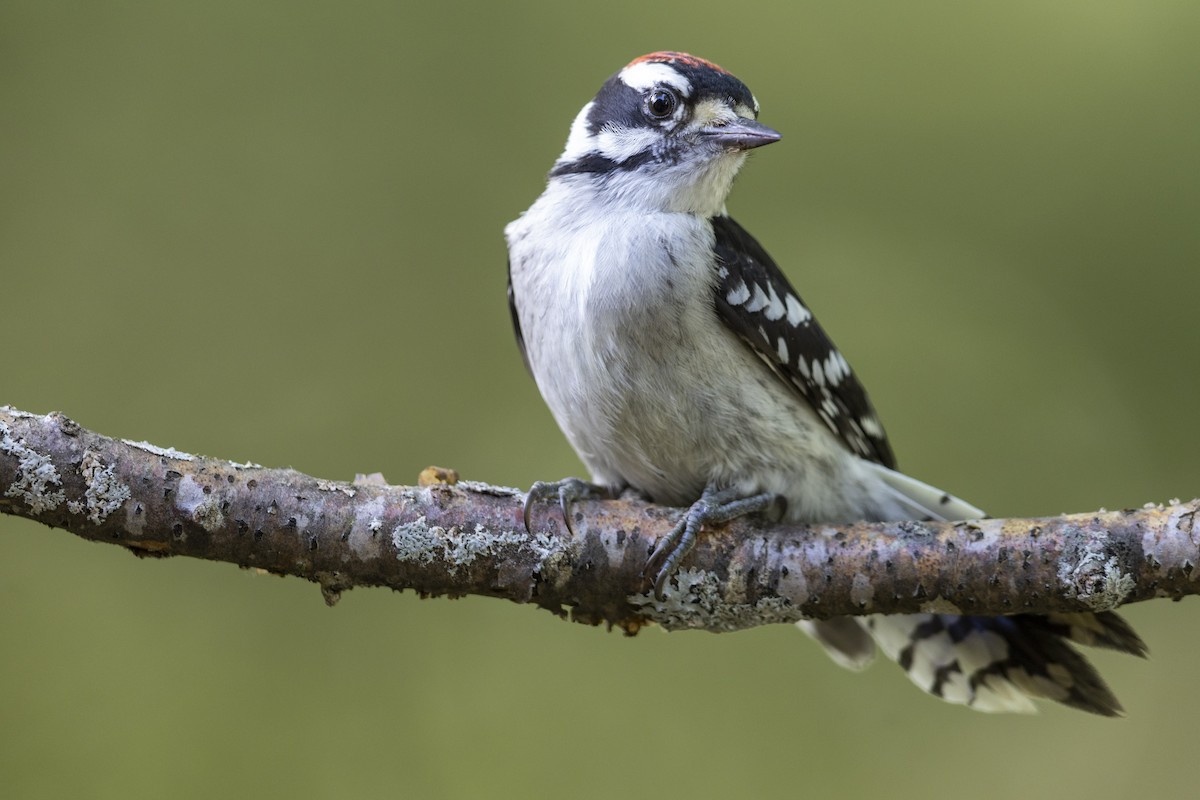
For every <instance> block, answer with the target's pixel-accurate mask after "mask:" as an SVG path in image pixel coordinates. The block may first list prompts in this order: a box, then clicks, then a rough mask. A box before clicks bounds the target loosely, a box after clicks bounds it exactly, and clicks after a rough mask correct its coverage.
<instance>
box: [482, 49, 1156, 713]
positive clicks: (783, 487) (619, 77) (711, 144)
mask: <svg viewBox="0 0 1200 800" xmlns="http://www.w3.org/2000/svg"><path fill="white" fill-rule="evenodd" d="M758 114H759V104H758V101H757V100H756V99H755V97H754V95H753V94H752V93H751V92H750V90H749V89H748V88H747V87H746V85H745V84H744V83H742V81H740V80H739V79H738V78H736V77H735V76H734V75H732V74H731V73H730V72H728V71H727V70H725V69H723V68H722V67H720V66H718V65H717V64H715V63H713V62H711V61H707V60H705V59H703V58H699V57H697V56H693V55H690V54H687V53H683V52H677V51H660V52H654V53H650V54H648V55H643V56H641V57H639V58H635V59H634V60H633V61H631V62H629V63H628V64H627V65H626V66H624V67H623V68H622V69H620V70H619V71H617V72H616V73H615V74H613V75H612V76H611V77H609V78H608V79H607V80H606V81H605V82H604V83H603V85H602V86H601V87H600V89H599V91H598V92H597V93H596V95H595V96H594V97H593V98H592V99H591V100H590V101H588V102H587V103H586V104H585V105H584V106H583V108H582V110H581V111H579V113H578V114H577V116H576V117H575V119H574V121H573V122H572V123H571V126H570V131H569V134H568V137H567V142H566V146H565V148H564V149H563V151H562V154H561V155H560V156H559V157H558V159H557V160H556V161H555V162H554V164H553V167H552V168H551V170H550V172H549V175H548V177H547V180H546V188H545V190H544V192H543V193H542V194H541V196H540V197H538V198H537V200H536V201H535V202H534V203H533V205H532V206H530V207H529V208H528V209H527V210H526V211H524V212H523V213H522V214H521V215H520V216H519V217H518V218H517V219H516V220H514V221H513V222H511V223H510V224H509V225H507V226H506V228H505V238H506V240H507V244H508V256H509V258H508V301H509V309H510V311H511V315H512V323H513V327H514V330H515V333H516V338H517V343H518V345H519V348H520V352H521V356H522V359H523V361H524V363H525V366H526V367H527V368H528V370H529V372H530V373H531V374H532V376H533V378H534V381H535V382H536V384H537V387H538V389H539V390H540V392H541V394H542V397H543V399H544V400H545V402H546V403H547V405H548V406H549V408H550V411H551V413H552V414H553V416H554V418H555V420H556V421H557V423H558V425H559V427H560V428H561V429H562V431H563V433H564V434H565V436H566V438H567V439H568V441H569V442H570V444H571V445H572V446H573V447H574V449H575V451H576V452H577V453H578V455H579V457H580V459H581V460H582V462H583V464H584V465H585V466H586V467H587V469H588V470H589V471H590V476H591V480H590V481H584V480H582V479H579V478H567V479H564V480H561V481H551V482H539V483H537V484H534V486H533V488H532V489H531V490H530V492H529V493H528V495H527V500H526V506H525V513H526V516H525V522H526V527H529V524H530V518H529V509H530V507H531V506H532V505H533V504H534V503H536V502H538V501H540V500H542V499H552V498H555V497H556V498H557V500H558V502H559V503H560V504H561V506H562V510H563V513H564V516H565V517H566V521H567V524H568V525H570V524H571V522H570V520H571V515H570V508H571V506H572V504H573V503H575V502H577V501H578V500H580V499H581V498H585V497H613V496H616V495H617V494H619V493H621V492H623V491H633V492H635V493H637V494H639V495H641V496H643V497H645V498H647V499H649V500H651V501H653V502H655V503H659V504H664V505H668V506H677V507H683V508H685V510H684V511H683V512H682V515H681V517H680V519H679V522H678V524H676V525H675V527H674V529H673V530H672V531H671V533H670V535H668V536H666V537H664V538H663V539H662V540H661V541H660V542H659V543H658V545H657V547H656V548H655V549H654V551H653V552H652V553H651V555H650V556H649V558H648V560H647V575H648V576H650V577H651V578H652V579H653V583H654V587H655V590H656V591H660V592H661V590H662V588H663V586H664V585H665V584H666V582H667V581H669V580H670V579H671V576H672V574H673V573H674V572H675V571H676V570H677V569H678V567H679V564H680V562H681V560H682V559H683V558H684V557H686V555H687V553H688V551H689V550H690V548H691V546H692V545H693V544H694V542H695V540H696V538H697V536H698V535H699V534H700V532H701V530H702V528H703V527H704V526H706V525H708V526H712V525H717V524H720V523H723V522H726V521H728V520H731V519H734V518H736V517H740V516H744V515H747V514H756V513H774V514H775V515H776V516H782V518H783V519H785V520H787V521H792V522H806V523H837V522H855V521H896V520H967V519H979V518H982V517H984V516H985V515H984V512H983V511H982V510H980V509H978V508H976V507H975V506H973V505H971V504H970V503H968V502H966V501H964V500H961V499H959V498H957V497H954V496H952V495H950V494H947V493H945V492H942V491H941V490H939V489H936V488H934V487H932V486H929V485H928V484H925V483H923V482H921V481H919V480H917V479H915V478H912V477H909V476H907V475H905V474H903V473H901V472H898V471H896V459H895V456H894V454H893V452H892V448H891V445H890V443H889V441H888V438H887V435H886V433H885V431H884V428H883V425H882V423H881V422H880V419H879V415H878V414H877V413H876V411H875V408H874V406H873V405H872V403H871V400H870V398H869V397H868V395H867V393H866V390H865V389H864V388H863V385H862V383H861V382H860V380H859V378H858V377H857V375H856V374H855V372H854V371H853V370H852V369H851V367H850V365H849V363H848V362H847V360H846V358H845V357H844V356H843V354H842V353H841V351H839V350H838V349H837V348H836V347H835V346H834V344H833V342H832V340H831V339H830V338H829V336H828V335H827V334H826V332H825V330H824V328H823V327H822V326H821V325H820V324H819V323H818V322H817V320H816V318H815V317H814V316H813V313H812V311H811V310H810V308H809V307H808V305H806V304H805V302H804V301H803V300H802V299H801V297H800V295H799V294H798V293H797V292H796V291H795V289H793V287H792V285H791V283H790V282H789V281H788V279H787V277H786V276H785V275H784V273H783V271H782V270H781V269H780V267H779V266H778V265H777V264H776V263H775V261H774V260H773V259H772V258H771V256H770V255H768V254H767V252H766V250H765V249H764V248H763V247H762V245H760V244H759V243H758V241H757V240H756V239H755V238H754V237H753V236H751V235H750V234H749V233H748V232H747V231H746V229H745V228H743V227H742V226H741V225H740V224H738V223H737V222H735V221H734V219H733V218H732V217H731V216H729V214H728V212H727V210H726V198H727V196H728V194H729V192H730V189H731V187H732V184H733V181H734V178H735V176H736V175H737V174H738V172H739V170H740V169H741V168H742V166H743V164H744V163H745V161H746V159H747V156H748V155H749V153H750V151H752V150H756V149H757V148H760V147H764V146H766V145H770V144H773V143H775V142H778V141H779V140H780V139H781V138H782V137H781V134H780V133H779V132H777V131H775V130H774V129H772V128H770V127H768V126H766V125H764V124H763V123H761V122H759V121H758ZM797 625H798V626H799V627H800V628H801V629H802V630H804V631H805V632H806V633H808V634H809V635H811V636H812V637H813V638H814V639H816V640H817V641H818V642H819V643H821V644H822V645H824V646H825V648H826V650H827V651H828V652H829V654H830V655H831V657H833V659H834V660H835V661H836V662H837V663H839V664H841V665H843V666H846V667H850V668H854V669H861V668H863V667H865V666H866V665H867V664H868V663H869V662H870V661H871V660H872V659H873V657H874V655H875V651H876V648H878V649H880V650H882V651H883V652H884V653H885V654H886V655H887V656H889V657H890V658H892V659H893V660H895V661H896V662H897V663H899V665H900V666H901V668H903V670H904V671H905V672H906V673H907V675H908V677H909V678H910V679H911V680H912V681H913V682H914V683H915V684H917V686H919V687H920V688H921V689H923V690H925V691H926V692H929V693H930V694H933V695H935V696H937V697H940V698H942V699H943V700H946V701H949V702H952V703H959V704H964V705H966V706H969V707H971V708H974V709H977V710H980V711H997V712H1000V711H1015V712H1030V711H1034V710H1035V705H1034V703H1033V698H1042V699H1049V700H1053V701H1058V702H1061V703H1063V704H1065V705H1067V706H1070V707H1073V708H1077V709H1081V710H1083V711H1088V712H1092V713H1095V714H1100V715H1105V716H1115V715H1119V714H1120V713H1121V712H1122V708H1121V705H1120V703H1119V702H1118V701H1117V699H1116V697H1115V696H1114V695H1113V693H1112V691H1111V690H1110V689H1109V688H1108V686H1107V685H1106V684H1105V682H1104V680H1103V679H1102V678H1101V677H1100V675H1099V673H1098V672H1097V671H1096V670H1095V668H1094V667H1093V666H1092V665H1091V664H1090V663H1089V662H1088V661H1087V660H1086V659H1085V658H1084V657H1083V656H1082V655H1081V654H1080V653H1079V652H1078V651H1077V650H1076V649H1075V647H1074V646H1073V644H1072V643H1075V644H1083V645H1090V646H1098V647H1104V648H1109V649H1113V650H1117V651H1122V652H1126V653H1131V654H1134V655H1138V656H1144V655H1145V654H1146V646H1145V644H1144V643H1143V641H1142V640H1141V639H1140V638H1139V636H1138V635H1137V634H1136V633H1135V632H1134V630H1133V629H1132V627H1131V626H1130V625H1129V624H1128V623H1126V622H1125V621H1124V620H1123V619H1122V618H1121V617H1120V616H1118V615H1117V614H1115V613H1114V612H1111V611H1101V612H1097V613H1057V614H1050V615H1045V616H1036V615H1030V614H1017V615H1011V616H995V617H988V616H964V615H955V614H944V613H921V614H903V615H869V616H862V617H835V618H833V619H829V620H802V621H800V622H798V623H797Z"/></svg>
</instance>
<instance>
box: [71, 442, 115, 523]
mask: <svg viewBox="0 0 1200 800" xmlns="http://www.w3.org/2000/svg"><path fill="white" fill-rule="evenodd" d="M79 474H80V475H82V476H83V480H84V484H85V485H86V486H87V488H86V489H85V490H84V493H83V502H82V503H80V502H79V501H77V500H71V501H69V502H68V503H67V510H68V511H70V512H71V513H72V514H82V513H83V512H84V511H87V518H88V520H89V521H91V523H92V524H93V525H99V524H100V523H101V522H104V520H106V519H108V515H109V514H111V513H112V512H114V511H116V510H117V509H118V508H120V507H121V506H122V505H123V504H124V503H125V501H126V500H128V499H129V487H128V486H126V485H125V484H124V483H121V481H119V480H117V478H116V476H115V475H113V468H112V465H111V464H105V463H104V462H103V461H101V460H100V454H99V453H97V452H95V451H94V450H86V451H84V454H83V460H82V461H81V462H80V464H79Z"/></svg>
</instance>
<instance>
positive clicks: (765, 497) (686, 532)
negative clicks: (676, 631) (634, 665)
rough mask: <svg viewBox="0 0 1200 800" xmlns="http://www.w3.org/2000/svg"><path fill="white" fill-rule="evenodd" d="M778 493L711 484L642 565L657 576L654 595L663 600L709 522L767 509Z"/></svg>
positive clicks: (645, 572) (644, 569) (646, 570)
mask: <svg viewBox="0 0 1200 800" xmlns="http://www.w3.org/2000/svg"><path fill="white" fill-rule="evenodd" d="M778 499H779V496H778V495H775V494H771V493H770V492H763V493H761V494H756V495H751V496H750V497H743V496H741V494H740V493H739V492H738V491H737V489H734V488H730V489H715V488H713V487H711V486H710V487H708V488H707V489H705V490H704V493H703V494H702V495H700V499H699V500H697V501H696V502H695V503H692V505H691V507H690V508H688V510H687V511H685V512H684V513H683V516H682V517H681V518H680V519H679V521H678V522H677V523H675V527H673V528H671V531H670V532H669V533H668V534H667V535H666V536H664V537H663V538H662V539H660V540H659V542H658V544H657V545H656V546H655V547H654V551H653V552H652V553H650V557H649V558H648V559H647V560H646V566H645V567H643V568H642V575H643V576H652V577H653V579H654V596H655V597H657V598H659V599H660V600H661V599H662V597H663V588H664V587H665V586H666V585H667V580H669V579H670V577H671V576H672V575H674V574H675V570H676V569H678V568H679V562H680V561H682V560H683V558H684V556H686V555H687V554H688V553H690V552H691V550H692V548H693V547H695V545H696V536H697V534H699V533H700V528H702V527H703V526H705V525H717V524H720V523H722V522H728V521H729V520H731V519H736V518H737V517H742V516H745V515H746V514H754V513H757V512H759V511H764V510H766V509H767V508H769V507H770V506H772V505H774V504H775V502H776V501H777V500H778Z"/></svg>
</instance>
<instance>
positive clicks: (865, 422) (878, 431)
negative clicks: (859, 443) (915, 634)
mask: <svg viewBox="0 0 1200 800" xmlns="http://www.w3.org/2000/svg"><path fill="white" fill-rule="evenodd" d="M859 423H860V424H861V425H862V429H863V430H864V431H866V432H867V435H868V436H874V437H875V438H876V439H879V438H881V437H882V436H883V426H882V425H880V424H879V420H878V419H877V418H876V417H874V416H870V417H862V418H860V419H859Z"/></svg>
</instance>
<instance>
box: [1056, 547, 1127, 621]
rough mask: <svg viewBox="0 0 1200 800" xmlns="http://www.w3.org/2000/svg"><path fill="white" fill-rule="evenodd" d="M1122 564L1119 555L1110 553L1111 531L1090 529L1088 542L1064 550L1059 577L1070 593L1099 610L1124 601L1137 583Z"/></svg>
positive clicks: (1115, 605)
mask: <svg viewBox="0 0 1200 800" xmlns="http://www.w3.org/2000/svg"><path fill="white" fill-rule="evenodd" d="M1120 564H1121V562H1120V559H1118V558H1117V557H1116V556H1109V555H1108V533H1107V532H1106V531H1091V532H1089V535H1088V538H1087V542H1086V544H1084V545H1083V546H1081V547H1077V548H1070V549H1068V550H1067V551H1065V552H1064V553H1063V555H1062V557H1061V558H1060V560H1059V563H1058V579H1059V580H1060V581H1062V582H1063V585H1064V588H1065V594H1066V596H1067V597H1074V598H1076V599H1078V600H1081V601H1083V602H1084V603H1086V604H1087V605H1088V606H1089V607H1091V608H1092V609H1094V610H1096V611H1108V610H1111V609H1114V608H1116V607H1117V606H1119V605H1121V603H1122V602H1124V600H1125V598H1126V597H1128V596H1129V594H1130V593H1131V592H1132V591H1133V590H1134V588H1135V587H1136V582H1135V581H1134V579H1133V576H1132V575H1129V574H1127V573H1124V572H1122V571H1121V568H1120Z"/></svg>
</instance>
